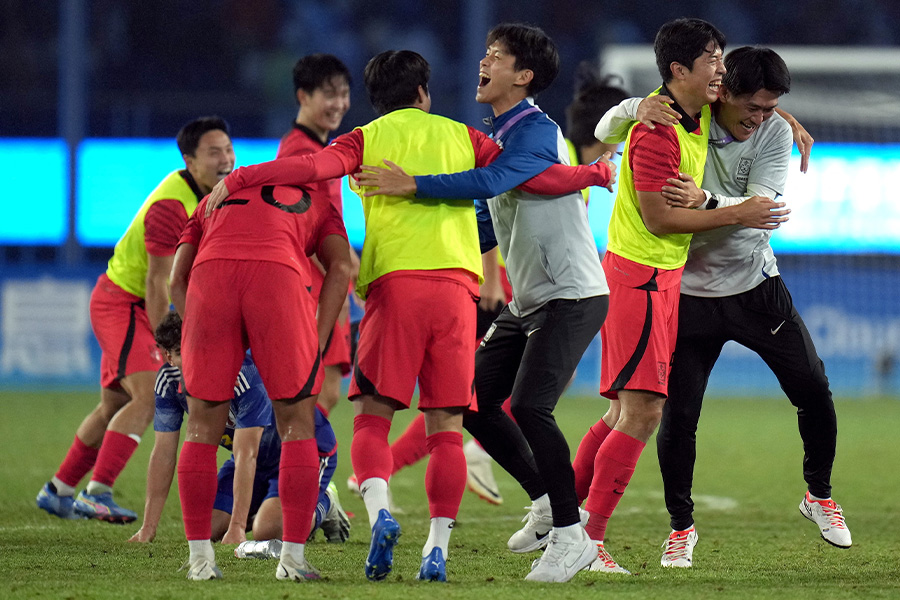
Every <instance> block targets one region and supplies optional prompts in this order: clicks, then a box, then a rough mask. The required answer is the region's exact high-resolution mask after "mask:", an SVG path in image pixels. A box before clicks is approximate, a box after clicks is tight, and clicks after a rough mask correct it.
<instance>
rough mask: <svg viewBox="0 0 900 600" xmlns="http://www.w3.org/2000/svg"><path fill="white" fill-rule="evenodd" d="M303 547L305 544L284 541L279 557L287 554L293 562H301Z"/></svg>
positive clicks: (302, 559)
mask: <svg viewBox="0 0 900 600" xmlns="http://www.w3.org/2000/svg"><path fill="white" fill-rule="evenodd" d="M305 548H306V544H298V543H297V542H284V543H283V544H282V545H281V558H284V557H285V556H289V557H291V559H292V560H293V561H294V562H295V563H298V564H299V563H302V562H303V561H304V560H305V558H304V549H305Z"/></svg>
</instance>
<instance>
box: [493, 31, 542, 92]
mask: <svg viewBox="0 0 900 600" xmlns="http://www.w3.org/2000/svg"><path fill="white" fill-rule="evenodd" d="M494 42H500V43H501V44H503V45H504V46H506V50H507V51H508V52H509V53H510V54H512V55H513V56H515V57H516V63H515V69H516V71H521V70H523V69H529V70H530V71H531V72H532V73H534V77H533V78H532V79H531V83H529V84H528V95H529V96H537V95H538V94H539V93H541V92H543V91H544V90H546V89H547V88H548V87H550V84H551V83H553V80H554V79H556V76H557V74H559V52H557V50H556V44H554V43H553V40H552V39H550V36H548V35H547V34H546V33H544V30H543V29H541V28H540V27H535V26H533V25H526V24H524V23H501V24H500V25H497V26H496V27H494V28H493V29H491V30H490V32H488V35H487V42H486V43H485V45H487V46H490V45H491V44H493V43H494Z"/></svg>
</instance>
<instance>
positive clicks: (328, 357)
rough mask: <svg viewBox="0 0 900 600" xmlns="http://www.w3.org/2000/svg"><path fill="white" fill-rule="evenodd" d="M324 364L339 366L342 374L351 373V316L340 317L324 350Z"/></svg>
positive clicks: (326, 365)
mask: <svg viewBox="0 0 900 600" xmlns="http://www.w3.org/2000/svg"><path fill="white" fill-rule="evenodd" d="M322 366H325V367H339V368H340V369H341V375H343V376H344V377H346V376H347V375H349V374H350V316H349V315H348V316H347V317H345V318H344V320H343V321H342V320H341V319H340V318H338V320H337V322H336V323H335V324H334V329H332V330H331V335H330V336H329V337H328V343H327V344H326V345H325V350H323V351H322Z"/></svg>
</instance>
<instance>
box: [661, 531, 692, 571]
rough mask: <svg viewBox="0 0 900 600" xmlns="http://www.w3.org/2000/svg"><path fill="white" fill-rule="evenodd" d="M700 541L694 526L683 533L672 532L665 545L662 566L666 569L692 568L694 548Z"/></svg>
mask: <svg viewBox="0 0 900 600" xmlns="http://www.w3.org/2000/svg"><path fill="white" fill-rule="evenodd" d="M698 539H700V538H699V536H698V535H697V530H696V529H694V527H693V526H691V528H690V529H684V530H682V531H675V530H672V533H670V534H669V537H668V538H667V539H666V541H665V542H664V543H663V554H662V559H660V561H659V562H660V564H661V565H662V566H664V567H680V568H682V569H688V568H690V567H691V565H692V564H693V560H694V546H696V545H697V540H698Z"/></svg>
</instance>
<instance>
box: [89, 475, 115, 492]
mask: <svg viewBox="0 0 900 600" xmlns="http://www.w3.org/2000/svg"><path fill="white" fill-rule="evenodd" d="M107 492H110V493H112V488H111V487H109V486H108V485H106V484H105V483H100V482H99V481H94V480H93V479H92V480H91V481H88V484H87V493H88V494H90V495H91V496H97V495H99V494H105V493H107Z"/></svg>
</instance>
